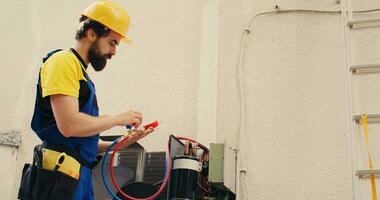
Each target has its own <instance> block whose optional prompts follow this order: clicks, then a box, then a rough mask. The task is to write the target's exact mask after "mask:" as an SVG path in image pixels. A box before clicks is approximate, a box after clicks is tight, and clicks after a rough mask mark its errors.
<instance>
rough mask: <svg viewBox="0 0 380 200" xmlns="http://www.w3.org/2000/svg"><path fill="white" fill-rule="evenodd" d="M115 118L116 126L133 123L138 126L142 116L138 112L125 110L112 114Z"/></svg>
mask: <svg viewBox="0 0 380 200" xmlns="http://www.w3.org/2000/svg"><path fill="white" fill-rule="evenodd" d="M113 117H114V118H115V119H116V125H117V126H127V125H132V124H133V125H134V126H135V127H138V126H140V125H141V124H142V121H143V116H142V114H141V113H140V112H138V111H134V110H127V111H124V112H121V113H119V114H117V115H114V116H113Z"/></svg>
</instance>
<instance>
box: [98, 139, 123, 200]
mask: <svg viewBox="0 0 380 200" xmlns="http://www.w3.org/2000/svg"><path fill="white" fill-rule="evenodd" d="M120 139H121V137H120V138H119V139H117V140H115V141H114V142H113V143H112V144H111V145H110V146H108V148H107V150H106V152H105V153H104V156H103V160H102V180H103V184H104V186H105V187H106V190H107V192H108V193H109V194H110V195H111V196H112V197H113V198H114V199H116V200H122V199H120V198H119V197H118V196H116V195H115V194H114V193H113V192H112V191H111V189H110V187H109V185H108V183H107V180H106V175H105V163H106V160H107V156H108V153H109V152H110V151H111V149H112V148H113V147H114V146H115V145H116V144H117V142H118V141H119V140H120Z"/></svg>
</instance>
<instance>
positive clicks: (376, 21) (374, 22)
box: [347, 17, 380, 29]
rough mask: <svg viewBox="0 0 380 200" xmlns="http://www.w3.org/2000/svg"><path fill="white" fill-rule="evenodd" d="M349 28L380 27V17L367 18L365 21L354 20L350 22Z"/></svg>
mask: <svg viewBox="0 0 380 200" xmlns="http://www.w3.org/2000/svg"><path fill="white" fill-rule="evenodd" d="M347 24H348V26H350V28H354V29H355V28H370V27H377V26H380V17H376V18H365V19H354V20H350V21H348V23H347Z"/></svg>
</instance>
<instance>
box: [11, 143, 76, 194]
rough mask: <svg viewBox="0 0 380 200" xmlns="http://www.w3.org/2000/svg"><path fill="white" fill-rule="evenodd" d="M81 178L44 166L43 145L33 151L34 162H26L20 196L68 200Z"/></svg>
mask: <svg viewBox="0 0 380 200" xmlns="http://www.w3.org/2000/svg"><path fill="white" fill-rule="evenodd" d="M78 182H79V180H77V179H75V178H73V177H71V176H69V175H66V174H64V173H62V172H60V171H58V170H57V169H55V170H48V169H44V168H43V167H42V147H41V145H37V146H36V147H35V148H34V152H33V163H32V164H28V163H27V164H25V165H24V169H23V172H22V177H21V183H20V189H19V193H18V198H19V199H21V200H68V199H72V198H73V195H74V192H75V190H76V188H77V185H78Z"/></svg>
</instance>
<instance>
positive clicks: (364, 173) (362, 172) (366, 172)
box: [355, 169, 380, 178]
mask: <svg viewBox="0 0 380 200" xmlns="http://www.w3.org/2000/svg"><path fill="white" fill-rule="evenodd" d="M372 174H373V175H375V176H376V175H380V169H373V170H370V169H362V170H356V174H355V175H356V176H358V177H360V178H363V177H369V176H370V175H372Z"/></svg>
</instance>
